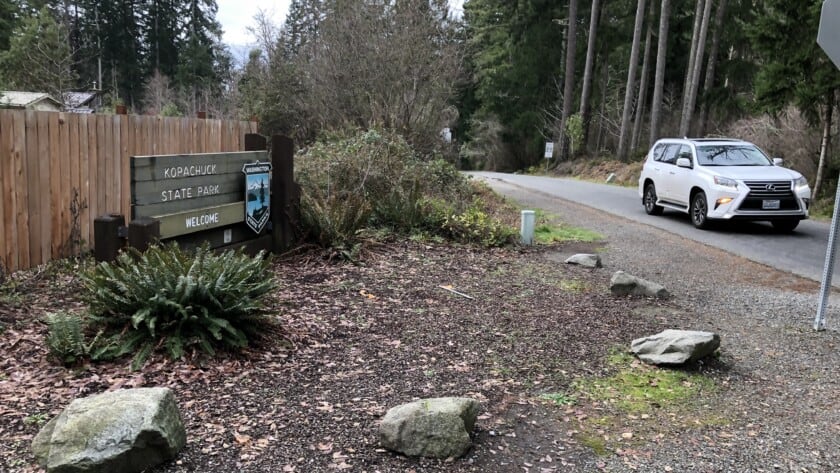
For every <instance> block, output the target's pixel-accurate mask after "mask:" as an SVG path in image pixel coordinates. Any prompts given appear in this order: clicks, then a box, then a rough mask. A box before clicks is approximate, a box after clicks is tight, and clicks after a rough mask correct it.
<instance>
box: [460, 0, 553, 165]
mask: <svg viewBox="0 0 840 473" xmlns="http://www.w3.org/2000/svg"><path fill="white" fill-rule="evenodd" d="M567 14H568V10H567V9H566V8H563V5H562V4H550V3H548V2H543V1H536V0H523V1H519V2H510V1H505V0H470V1H468V2H466V3H465V5H464V19H465V21H466V24H467V26H466V37H467V47H468V54H469V56H468V62H469V67H470V68H471V69H472V70H473V84H472V85H471V87H473V88H474V92H472V93H473V94H474V97H475V101H476V105H477V107H476V110H475V112H473V114H472V117H473V118H475V119H478V120H495V119H498V120H499V121H500V122H501V123H502V124H503V125H504V132H503V134H502V136H503V139H504V141H505V144H506V145H507V146H506V149H507V150H508V152H509V153H510V155H511V157H512V161H511V162H509V163H507V164H506V165H503V167H507V168H519V167H522V166H524V165H530V164H533V163H534V162H537V161H538V160H539V159H541V157H542V147H543V140H544V138H543V137H544V136H545V135H546V132H547V129H548V126H547V123H546V122H545V120H544V118H543V114H542V110H544V109H545V108H547V105H548V104H552V103H554V102H555V101H556V98H557V87H556V79H557V77H558V76H559V73H560V71H562V65H561V58H562V52H561V50H560V48H558V47H557V45H559V44H561V43H562V42H563V29H562V28H560V27H559V26H558V25H557V24H556V23H554V22H552V19H557V18H564V17H565V16H566V15H567ZM480 128H483V129H494V128H495V127H480Z"/></svg>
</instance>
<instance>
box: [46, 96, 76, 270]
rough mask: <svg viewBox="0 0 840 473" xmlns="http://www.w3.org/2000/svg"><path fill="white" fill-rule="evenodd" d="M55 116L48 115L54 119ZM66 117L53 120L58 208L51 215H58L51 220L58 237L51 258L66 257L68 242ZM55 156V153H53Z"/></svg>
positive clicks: (68, 159) (68, 128) (68, 169)
mask: <svg viewBox="0 0 840 473" xmlns="http://www.w3.org/2000/svg"><path fill="white" fill-rule="evenodd" d="M55 115H56V114H50V117H54V116H55ZM65 117H66V115H65V114H64V113H59V114H58V118H57V119H56V120H55V123H56V125H57V126H58V151H59V155H58V162H59V165H60V166H59V175H58V176H56V177H57V178H58V182H59V196H58V199H59V206H58V208H55V207H53V209H52V212H53V214H56V213H58V220H57V221H56V220H53V227H52V228H54V229H55V230H54V231H53V232H52V233H53V237H55V235H56V234H57V235H58V244H57V245H54V246H53V252H52V257H53V258H62V257H65V256H67V248H68V246H69V245H68V244H67V242H68V241H69V240H70V225H64V223H65V222H68V223H69V222H70V188H71V186H72V182H73V181H72V176H71V174H70V127H69V125H68V124H67V121H66V120H65ZM53 154H55V152H53Z"/></svg>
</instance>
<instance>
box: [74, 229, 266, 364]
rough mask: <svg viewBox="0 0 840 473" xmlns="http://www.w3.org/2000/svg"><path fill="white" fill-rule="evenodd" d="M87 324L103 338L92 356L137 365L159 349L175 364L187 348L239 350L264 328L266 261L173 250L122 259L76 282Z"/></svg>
mask: <svg viewBox="0 0 840 473" xmlns="http://www.w3.org/2000/svg"><path fill="white" fill-rule="evenodd" d="M82 282H83V285H84V288H85V292H84V299H85V300H86V302H87V303H88V304H89V306H90V313H91V323H92V324H93V325H94V326H97V327H99V328H102V329H103V330H104V331H105V334H106V337H104V338H103V341H102V343H100V344H99V345H98V346H97V347H96V348H94V350H93V353H92V356H93V357H94V358H103V359H110V358H117V357H121V356H123V355H127V354H131V353H134V354H135V356H134V360H133V362H132V368H134V369H136V368H138V367H139V366H141V365H142V364H143V363H144V362H145V360H146V358H147V357H148V356H149V355H150V354H151V353H152V351H153V350H155V349H156V348H158V347H163V348H165V350H166V351H167V353H168V354H169V356H171V357H172V358H176V359H177V358H181V357H182V356H183V355H184V353H185V350H186V349H187V348H189V347H197V348H199V349H200V350H202V351H204V352H206V353H208V354H211V355H212V354H214V353H215V350H216V349H217V348H219V347H226V348H241V347H244V346H246V345H247V343H248V337H249V336H250V335H254V334H255V333H257V331H258V330H259V329H260V328H261V326H262V325H263V324H264V323H265V318H264V316H263V309H264V298H265V296H266V294H268V292H270V291H271V290H272V289H274V288H275V287H276V285H275V281H274V278H273V277H272V275H271V273H270V269H269V266H268V262H267V260H265V259H264V258H263V257H262V255H259V256H257V257H255V258H251V257H249V256H247V255H245V254H244V253H242V252H233V251H228V252H225V253H222V254H216V253H214V252H212V251H211V250H210V249H209V248H208V247H206V246H205V247H201V248H198V249H196V250H195V251H192V252H188V251H184V250H181V249H180V248H179V247H178V246H177V245H175V244H170V245H167V246H155V247H152V248H150V249H149V250H147V251H146V252H144V253H139V252H137V251H131V252H126V253H122V254H121V255H120V256H119V258H118V259H117V260H116V261H114V262H112V263H107V262H106V263H100V264H98V265H96V266H95V267H93V268H92V269H91V270H89V271H88V272H86V273H84V274H83V276H82Z"/></svg>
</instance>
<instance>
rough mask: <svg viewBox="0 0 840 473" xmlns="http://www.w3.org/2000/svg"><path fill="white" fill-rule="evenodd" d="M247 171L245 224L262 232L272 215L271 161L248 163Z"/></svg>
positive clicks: (243, 168)
mask: <svg viewBox="0 0 840 473" xmlns="http://www.w3.org/2000/svg"><path fill="white" fill-rule="evenodd" d="M242 172H243V173H245V224H246V225H248V228H250V229H251V230H253V231H255V232H257V233H260V232H261V231H262V230H263V228H265V224H266V223H268V219H269V217H270V216H271V211H270V209H271V190H270V189H271V188H270V187H269V185H270V183H271V163H261V162H259V161H257V162H256V163H246V164H244V165H243V166H242Z"/></svg>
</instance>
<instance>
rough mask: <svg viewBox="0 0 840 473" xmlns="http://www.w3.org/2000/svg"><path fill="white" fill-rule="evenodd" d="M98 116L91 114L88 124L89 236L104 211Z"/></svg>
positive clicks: (91, 240)
mask: <svg viewBox="0 0 840 473" xmlns="http://www.w3.org/2000/svg"><path fill="white" fill-rule="evenodd" d="M97 120H98V117H97V116H96V115H91V116H89V117H88V120H87V122H88V123H87V126H88V176H90V184H89V188H88V217H89V219H88V225H89V228H90V229H91V233H88V236H92V235H93V221H94V220H95V219H96V217H97V216H98V215H102V212H101V211H100V210H99V209H100V207H99V197H98V196H99V194H100V193H101V191H100V190H99V176H98V170H99V142H98V139H97V135H96V122H97ZM88 241H90V242H91V246H93V239H92V238H91V239H90V240H88Z"/></svg>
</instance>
